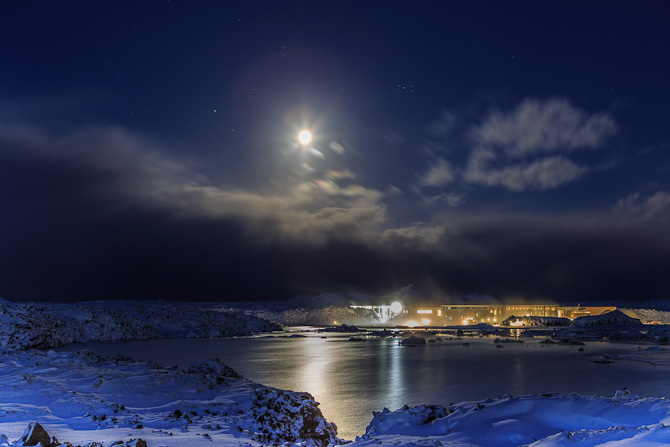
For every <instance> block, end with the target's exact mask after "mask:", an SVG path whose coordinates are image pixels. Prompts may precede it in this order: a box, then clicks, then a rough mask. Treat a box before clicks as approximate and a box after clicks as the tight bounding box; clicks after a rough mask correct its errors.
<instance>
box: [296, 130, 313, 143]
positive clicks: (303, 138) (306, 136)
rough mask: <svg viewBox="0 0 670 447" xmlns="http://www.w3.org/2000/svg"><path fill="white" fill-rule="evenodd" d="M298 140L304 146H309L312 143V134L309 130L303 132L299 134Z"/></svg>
mask: <svg viewBox="0 0 670 447" xmlns="http://www.w3.org/2000/svg"><path fill="white" fill-rule="evenodd" d="M298 140H300V142H301V143H302V144H307V143H309V142H310V141H312V134H311V133H310V131H309V130H303V131H302V132H300V134H298Z"/></svg>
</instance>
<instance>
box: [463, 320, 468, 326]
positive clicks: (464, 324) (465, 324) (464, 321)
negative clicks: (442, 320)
mask: <svg viewBox="0 0 670 447" xmlns="http://www.w3.org/2000/svg"><path fill="white" fill-rule="evenodd" d="M462 323H463V326H467V325H468V324H470V322H469V321H468V320H463V321H462Z"/></svg>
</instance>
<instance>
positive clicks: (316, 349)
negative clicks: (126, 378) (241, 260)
mask: <svg viewBox="0 0 670 447" xmlns="http://www.w3.org/2000/svg"><path fill="white" fill-rule="evenodd" d="M304 335H306V336H305V337H296V338H289V337H286V336H272V337H267V336H265V337H252V338H225V339H186V340H182V339H180V340H171V339H162V340H149V341H132V342H101V343H86V344H78V345H71V346H68V347H66V348H63V349H64V350H81V349H84V348H87V349H92V350H93V351H95V352H96V353H98V354H102V355H116V354H123V355H127V356H130V357H133V358H135V359H138V360H151V361H154V362H156V363H158V364H159V365H162V366H166V367H167V366H174V365H178V366H179V367H180V368H187V367H188V366H189V365H190V364H191V363H193V362H194V361H196V360H198V359H200V358H203V357H212V358H219V359H220V360H221V361H223V362H225V363H227V364H228V365H230V366H231V367H232V368H233V369H235V370H236V371H237V372H239V373H240V374H242V375H243V376H244V377H246V378H248V379H251V380H254V381H256V382H259V383H262V384H264V385H270V386H274V387H277V388H282V389H289V390H294V391H307V392H309V393H311V394H312V395H314V397H315V399H316V400H317V401H318V402H320V403H321V405H320V408H321V410H322V412H323V414H324V416H325V417H326V418H327V419H328V420H329V421H333V422H335V423H336V424H337V426H338V432H339V436H340V437H343V438H345V439H353V438H355V437H356V436H359V435H361V434H363V433H364V432H365V427H366V426H367V424H368V423H369V422H370V420H371V419H372V412H373V411H381V410H382V409H383V408H384V407H386V408H389V409H391V410H394V409H397V408H399V407H402V406H403V405H405V404H407V405H421V404H440V405H445V406H446V405H449V404H450V403H456V402H461V401H467V400H483V399H487V398H494V397H497V396H500V395H503V394H512V395H523V394H539V393H548V392H576V393H580V394H587V395H596V394H598V395H604V396H610V395H613V394H614V392H615V391H616V390H617V389H621V388H628V389H629V390H630V392H631V393H632V394H637V395H640V396H659V397H660V396H663V397H670V382H669V381H668V380H667V377H668V374H669V373H670V366H663V365H661V366H653V365H649V364H647V363H642V362H635V361H623V360H618V361H615V362H614V363H611V364H598V363H594V362H592V360H593V358H594V357H595V356H599V355H603V354H605V353H608V354H612V353H627V352H638V351H639V350H638V345H636V344H612V343H587V344H586V346H584V348H585V349H584V352H580V351H578V347H574V346H573V347H571V346H556V345H552V346H546V347H543V346H542V345H540V344H539V340H540V339H536V340H534V341H533V340H532V339H527V342H526V343H518V344H517V343H508V344H504V346H503V347H502V348H498V347H496V344H495V343H493V338H474V339H469V338H465V339H463V340H445V341H442V342H440V341H438V342H436V343H429V344H427V345H425V346H416V347H408V346H401V345H399V344H398V341H399V340H398V339H396V338H369V339H366V341H364V342H354V341H348V338H349V337H350V335H349V334H347V335H333V334H326V336H327V338H322V337H323V336H324V334H315V333H307V334H304ZM466 342H467V343H469V346H464V345H463V343H466Z"/></svg>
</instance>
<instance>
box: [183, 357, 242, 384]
mask: <svg viewBox="0 0 670 447" xmlns="http://www.w3.org/2000/svg"><path fill="white" fill-rule="evenodd" d="M188 372H190V373H199V374H207V375H210V376H214V377H216V379H217V380H221V381H222V380H223V378H225V377H233V378H235V379H241V378H242V376H241V375H239V374H238V373H237V372H236V371H235V370H234V369H233V368H231V367H230V366H228V365H226V364H225V363H223V362H222V361H221V360H219V359H200V360H198V361H197V362H195V363H193V364H192V365H191V366H189V367H188Z"/></svg>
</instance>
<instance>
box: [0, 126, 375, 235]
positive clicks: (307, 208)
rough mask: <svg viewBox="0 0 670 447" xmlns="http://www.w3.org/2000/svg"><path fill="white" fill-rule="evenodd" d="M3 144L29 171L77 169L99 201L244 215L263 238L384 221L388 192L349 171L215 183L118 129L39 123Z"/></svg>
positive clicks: (350, 229) (365, 227) (358, 228)
mask: <svg viewBox="0 0 670 447" xmlns="http://www.w3.org/2000/svg"><path fill="white" fill-rule="evenodd" d="M0 143H2V145H3V146H4V147H5V148H8V149H5V151H4V153H3V154H0V156H3V155H4V157H7V159H15V160H18V161H22V162H23V165H24V166H25V168H26V169H30V168H31V165H32V166H39V165H41V164H43V163H53V166H54V169H55V170H56V171H57V170H59V169H60V170H62V171H76V172H77V174H76V176H77V177H78V178H80V180H78V181H80V182H81V184H80V185H79V187H80V189H81V191H82V193H81V194H85V195H87V196H90V197H92V198H95V199H96V200H98V201H99V203H109V202H113V203H114V207H117V208H119V207H124V206H135V207H140V208H145V209H153V210H163V211H165V212H168V213H170V214H172V215H174V216H176V217H180V218H189V217H198V218H213V219H216V218H230V219H237V220H242V221H244V222H245V225H246V226H247V228H248V229H249V230H250V231H251V230H254V229H256V230H258V231H262V232H263V237H264V238H270V239H271V238H279V239H283V238H289V239H291V238H294V239H300V240H303V241H310V242H314V243H324V241H326V240H327V239H329V238H338V237H339V238H344V239H346V238H348V237H362V233H365V232H367V231H371V230H372V229H374V228H376V226H377V225H379V224H382V223H383V222H384V221H385V212H386V210H385V207H384V205H383V204H382V203H381V200H382V198H383V196H384V194H383V193H382V192H380V191H376V190H373V189H369V188H365V187H363V186H361V185H357V184H348V185H346V186H339V185H338V184H337V183H336V181H337V180H342V179H349V180H353V179H354V178H355V175H354V174H353V173H351V172H350V171H347V170H341V171H335V170H327V171H325V173H324V178H318V177H317V178H313V179H311V180H307V181H304V182H301V183H298V184H296V185H293V186H291V185H285V186H284V187H283V188H279V189H278V190H277V191H276V192H274V193H266V194H261V193H259V192H255V191H250V190H246V189H241V188H234V187H227V188H222V187H218V186H216V185H212V184H211V183H210V182H209V181H208V180H207V178H206V177H204V176H202V175H200V174H198V173H197V171H194V170H192V169H189V168H188V167H187V166H186V165H185V164H183V163H179V162H177V161H175V160H172V159H170V158H169V157H167V156H166V155H164V154H163V153H162V152H161V151H159V150H158V148H157V144H156V143H154V142H151V141H149V140H147V139H144V138H143V137H141V136H139V135H137V134H133V133H131V132H128V131H125V130H123V129H120V128H98V129H88V130H86V131H79V132H73V133H71V134H68V135H65V136H60V137H55V136H46V135H43V134H41V133H40V132H39V131H38V130H34V129H22V130H20V131H17V130H15V131H11V132H7V131H6V132H2V131H0ZM4 157H3V158H4ZM54 174H55V175H58V173H57V172H54ZM8 175H10V177H11V174H8ZM59 182H61V183H67V182H68V181H67V179H63V178H61V179H59ZM37 183H39V182H37ZM59 186H60V185H53V187H54V188H55V189H58V188H59ZM36 187H37V186H36ZM43 187H44V188H48V187H49V185H43ZM68 193H69V191H68ZM69 200H72V198H71V197H70V198H69Z"/></svg>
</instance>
